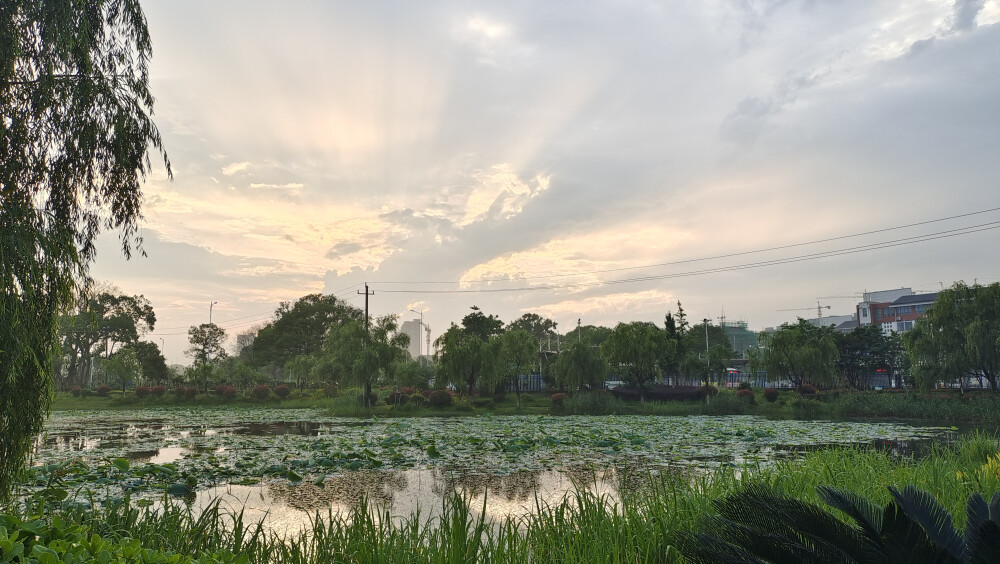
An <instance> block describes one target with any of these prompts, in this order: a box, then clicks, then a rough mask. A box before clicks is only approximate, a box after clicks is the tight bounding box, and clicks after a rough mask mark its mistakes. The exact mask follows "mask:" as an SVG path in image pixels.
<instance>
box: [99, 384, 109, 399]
mask: <svg viewBox="0 0 1000 564" xmlns="http://www.w3.org/2000/svg"><path fill="white" fill-rule="evenodd" d="M110 393H111V386H107V385H105V386H101V387H99V388H97V395H99V396H101V397H102V398H106V397H108V394H110Z"/></svg>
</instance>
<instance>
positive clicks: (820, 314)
mask: <svg viewBox="0 0 1000 564" xmlns="http://www.w3.org/2000/svg"><path fill="white" fill-rule="evenodd" d="M807 309H812V307H795V308H791V309H779V310H778V311H806V310H807ZM824 309H830V306H828V305H820V303H819V300H817V301H816V317H817V318H819V319H823V310H824Z"/></svg>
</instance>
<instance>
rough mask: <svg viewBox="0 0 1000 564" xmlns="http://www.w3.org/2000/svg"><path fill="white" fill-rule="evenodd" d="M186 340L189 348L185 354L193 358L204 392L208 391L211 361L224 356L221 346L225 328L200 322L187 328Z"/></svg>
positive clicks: (224, 336) (224, 351)
mask: <svg viewBox="0 0 1000 564" xmlns="http://www.w3.org/2000/svg"><path fill="white" fill-rule="evenodd" d="M188 342H189V343H191V348H189V349H188V350H187V351H185V354H187V355H188V356H190V357H191V358H192V359H193V360H194V366H192V368H193V369H194V371H195V373H196V374H199V375H200V378H199V379H200V380H201V381H202V383H203V384H204V389H205V393H206V394H207V393H208V380H209V378H210V377H211V375H212V361H213V360H220V359H223V358H225V357H226V349H224V348H222V345H223V343H225V342H226V330H225V329H223V328H222V327H219V326H218V325H216V324H214V323H202V324H201V325H198V326H197V327H194V326H192V327H191V328H190V329H188Z"/></svg>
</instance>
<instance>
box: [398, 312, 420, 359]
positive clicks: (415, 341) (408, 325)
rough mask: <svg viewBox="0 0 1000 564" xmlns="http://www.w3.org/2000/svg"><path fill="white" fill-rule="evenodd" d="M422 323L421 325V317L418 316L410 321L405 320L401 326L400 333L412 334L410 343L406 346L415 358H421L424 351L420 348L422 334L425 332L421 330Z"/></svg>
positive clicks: (411, 356)
mask: <svg viewBox="0 0 1000 564" xmlns="http://www.w3.org/2000/svg"><path fill="white" fill-rule="evenodd" d="M420 325H421V324H420V319H419V318H417V319H413V320H409V321H404V322H403V323H402V324H401V325H400V326H399V332H400V333H405V334H407V335H409V336H410V345H409V346H408V347H407V348H406V350H407V351H409V352H410V358H412V359H413V360H417V359H419V358H420V353H421V352H422V351H421V350H420V349H421V344H420V340H421V339H420V337H422V336H423V335H422V334H421V333H423V331H421V329H423V328H422V327H421V326H420Z"/></svg>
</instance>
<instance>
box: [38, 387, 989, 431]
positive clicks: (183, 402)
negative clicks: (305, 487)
mask: <svg viewBox="0 0 1000 564" xmlns="http://www.w3.org/2000/svg"><path fill="white" fill-rule="evenodd" d="M717 392H718V393H716V394H713V395H711V396H710V398H709V399H708V400H705V399H700V400H694V401H691V400H689V401H663V402H658V401H647V402H641V403H640V402H635V401H625V400H623V399H620V398H618V397H616V396H615V395H613V394H611V393H609V392H581V393H577V394H573V395H567V394H549V393H524V394H522V396H521V406H520V408H518V407H517V403H516V398H515V397H512V396H507V397H503V398H480V397H471V398H470V397H468V396H463V395H453V399H452V401H451V402H450V404H449V405H447V406H443V407H435V406H433V405H431V404H430V403H429V402H425V401H422V400H419V399H410V400H407V401H405V402H403V403H387V402H386V401H385V400H386V399H387V398H390V397H391V395H392V394H393V393H394V392H392V391H391V390H381V391H380V392H379V393H380V394H381V395H382V398H381V400H380V401H378V402H376V403H375V404H374V405H373V406H372V407H368V408H366V407H364V406H363V405H362V404H361V402H360V401H359V400H358V398H359V394H360V389H348V390H345V391H343V392H341V393H339V394H337V395H335V396H334V397H328V395H327V394H325V393H324V392H322V391H321V390H316V391H314V392H311V393H310V392H308V391H307V392H298V391H295V392H291V393H290V394H289V395H288V396H287V397H284V398H282V397H280V396H278V395H275V394H273V393H271V394H269V395H267V396H266V397H265V398H264V399H257V398H254V397H252V396H238V395H237V396H235V397H226V396H224V395H221V394H217V393H209V394H195V395H193V396H191V397H187V396H186V395H179V394H174V393H167V394H165V395H163V396H160V397H156V396H148V397H145V398H140V397H137V396H136V395H135V394H134V393H128V394H126V395H125V396H124V397H123V396H122V394H121V392H120V391H116V390H112V391H110V392H108V394H107V395H106V396H103V397H102V396H96V395H92V396H87V397H82V396H79V397H78V396H74V395H72V394H69V393H57V394H56V396H55V399H54V401H53V403H52V409H53V410H56V411H65V410H76V409H87V410H89V409H95V410H100V409H121V408H133V407H134V408H150V407H152V408H155V407H170V406H187V407H190V406H205V407H213V406H220V405H229V406H234V407H259V406H268V407H276V408H292V409H294V408H320V409H326V410H329V412H330V415H331V416H336V417H372V416H375V417H420V416H434V417H440V416H465V415H482V414H485V413H489V414H493V415H515V414H517V415H543V414H556V415H561V414H566V415H612V414H618V415H626V414H627V415H760V416H763V417H768V418H772V419H818V418H828V419H829V418H834V419H836V418H870V419H912V420H928V421H953V422H968V423H977V424H981V425H986V426H993V425H997V426H1000V397H997V396H996V395H995V394H992V393H990V392H986V391H981V392H968V391H966V392H965V393H959V392H958V391H957V390H949V391H936V392H918V391H912V390H911V391H902V390H893V391H889V390H884V391H857V390H833V391H825V392H816V393H800V392H799V391H797V390H774V389H773V388H772V389H764V390H760V389H755V390H753V389H752V390H750V391H749V394H747V393H744V391H743V390H736V391H734V390H721V391H718V390H717ZM414 395H419V394H414ZM768 396H771V397H773V398H774V401H770V400H769V399H768ZM702 397H703V396H702ZM390 401H391V400H390Z"/></svg>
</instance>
